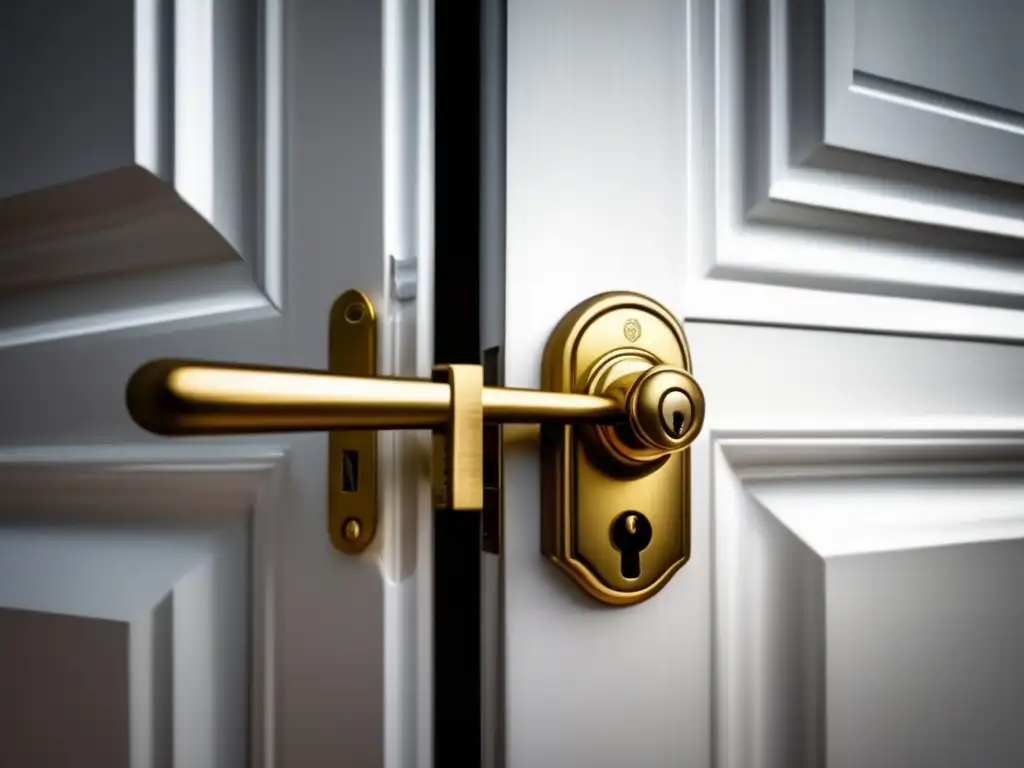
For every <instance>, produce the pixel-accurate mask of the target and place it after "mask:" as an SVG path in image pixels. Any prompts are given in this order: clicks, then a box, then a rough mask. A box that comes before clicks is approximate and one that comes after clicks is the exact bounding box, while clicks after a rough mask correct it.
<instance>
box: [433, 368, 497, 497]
mask: <svg viewBox="0 0 1024 768" xmlns="http://www.w3.org/2000/svg"><path fill="white" fill-rule="evenodd" d="M433 375H434V380H435V381H440V382H444V383H445V384H447V385H448V386H449V387H450V388H451V405H450V409H451V410H450V415H449V417H448V422H447V424H446V425H445V426H444V427H442V428H440V429H437V430H435V432H434V467H435V468H436V467H439V466H440V467H443V468H444V471H443V472H440V473H439V472H437V470H436V469H435V473H434V485H433V499H434V507H435V509H454V510H480V509H482V508H483V505H484V478H483V450H484V441H483V427H484V420H483V406H482V404H481V394H482V392H483V388H484V387H483V384H484V375H483V368H482V367H481V366H479V365H440V366H437V367H436V368H434V374H433ZM439 438H440V439H439Z"/></svg>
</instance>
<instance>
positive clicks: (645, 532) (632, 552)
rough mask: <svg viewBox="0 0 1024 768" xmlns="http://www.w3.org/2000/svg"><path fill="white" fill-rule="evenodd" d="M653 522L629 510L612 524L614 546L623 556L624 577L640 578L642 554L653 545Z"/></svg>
mask: <svg viewBox="0 0 1024 768" xmlns="http://www.w3.org/2000/svg"><path fill="white" fill-rule="evenodd" d="M651 533H652V530H651V521H650V520H648V519H647V518H646V517H645V516H644V515H643V514H641V513H640V512H635V511H633V510H628V511H626V512H623V513H622V514H621V515H619V516H618V517H617V518H615V522H614V523H612V546H614V547H615V549H617V550H618V551H619V554H620V555H621V556H622V562H621V566H620V568H621V571H622V576H623V577H624V578H627V579H635V578H638V577H639V576H640V553H641V552H643V551H644V550H645V549H647V545H648V544H650V543H651Z"/></svg>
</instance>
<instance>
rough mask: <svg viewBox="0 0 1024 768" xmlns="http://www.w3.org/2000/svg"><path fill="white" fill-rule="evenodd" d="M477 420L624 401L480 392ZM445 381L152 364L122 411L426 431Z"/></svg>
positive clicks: (154, 419) (193, 420)
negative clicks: (480, 412) (478, 417)
mask: <svg viewBox="0 0 1024 768" xmlns="http://www.w3.org/2000/svg"><path fill="white" fill-rule="evenodd" d="M480 400H481V406H482V409H483V418H484V421H489V422H497V423H505V424H509V423H520V424H534V423H536V424H540V423H545V422H561V423H575V422H592V423H609V424H610V423H616V422H624V421H626V419H627V416H626V409H625V407H624V406H625V401H623V402H619V401H618V400H617V399H616V398H613V397H608V396H600V395H587V394H569V393H562V392H544V391H540V390H532V389H511V388H505V387H483V388H482V389H481V392H480ZM451 402H452V392H451V385H450V384H447V383H444V382H435V381H426V380H422V379H397V378H384V377H363V376H336V375H332V374H330V373H327V372H324V371H312V370H299V369H287V368H268V367H261V366H249V365H232V364H227V363H208V362H200V361H189V360H171V359H165V360H154V361H152V362H150V363H147V364H145V365H143V366H142V367H141V368H139V369H138V370H137V371H136V372H135V373H134V374H133V375H132V377H131V378H130V379H129V381H128V387H127V404H128V411H129V413H130V414H131V416H132V418H133V419H134V420H135V422H136V423H137V424H138V425H139V426H141V427H143V428H144V429H146V430H148V431H150V432H153V433H155V434H158V435H169V436H185V435H215V434H245V433H255V432H300V431H311V430H333V429H372V430H381V429H434V428H438V427H443V426H445V425H446V424H447V422H448V419H449V412H450V409H451Z"/></svg>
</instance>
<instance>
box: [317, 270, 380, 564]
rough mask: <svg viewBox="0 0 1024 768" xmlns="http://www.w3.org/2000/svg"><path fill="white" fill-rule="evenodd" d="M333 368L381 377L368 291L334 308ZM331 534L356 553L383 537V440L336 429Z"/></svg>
mask: <svg viewBox="0 0 1024 768" xmlns="http://www.w3.org/2000/svg"><path fill="white" fill-rule="evenodd" d="M327 364H328V368H329V369H330V372H331V373H333V374H343V375H348V376H366V377H373V376H375V375H376V373H377V318H376V314H375V313H374V311H373V304H372V303H371V302H370V299H369V297H368V296H366V294H364V293H363V292H362V291H355V290H352V291H346V292H345V293H343V294H342V295H341V296H339V297H338V299H337V301H335V302H334V306H333V307H331V320H330V338H329V341H328V363H327ZM327 530H328V531H329V532H330V536H331V543H332V544H333V545H334V548H335V549H338V550H340V551H342V552H345V553H347V554H356V553H357V552H362V551H363V550H364V549H366V548H367V547H368V546H369V545H370V542H372V541H373V539H374V537H375V536H376V535H377V436H376V435H375V434H374V433H373V432H368V431H366V430H356V429H335V430H333V431H331V433H330V434H329V435H328V438H327Z"/></svg>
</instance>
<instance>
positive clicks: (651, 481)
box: [541, 293, 692, 605]
mask: <svg viewBox="0 0 1024 768" xmlns="http://www.w3.org/2000/svg"><path fill="white" fill-rule="evenodd" d="M620 360H623V361H627V362H628V361H634V362H633V365H640V366H642V367H649V366H650V365H655V364H666V365H671V366H674V367H677V368H681V369H683V370H684V371H687V372H688V373H689V372H692V371H691V366H690V354H689V348H688V346H687V344H686V337H685V336H684V335H683V329H682V327H681V326H680V325H679V323H678V322H676V320H675V318H674V317H673V316H672V314H671V313H670V312H669V311H668V310H667V309H665V308H664V307H662V306H661V305H660V304H658V303H656V302H654V301H652V300H651V299H648V298H646V297H643V296H639V295H636V294H631V293H606V294H601V295H599V296H595V297H593V298H591V299H588V300H587V301H585V302H583V303H581V304H579V305H578V306H576V307H575V308H574V309H573V310H572V311H570V312H569V314H567V315H566V316H565V317H564V318H563V319H562V321H561V323H560V324H559V325H558V327H557V328H555V330H554V332H553V333H552V334H551V337H550V338H549V340H548V344H547V348H546V349H545V353H544V364H543V373H542V376H543V385H542V386H543V388H544V389H546V390H548V391H551V392H570V393H593V392H594V391H595V382H597V381H598V379H599V378H600V377H601V376H602V375H604V373H603V372H606V371H607V370H609V367H610V366H613V365H617V364H618V362H617V361H620ZM636 361H639V363H637V362H636ZM588 430H593V427H588V426H585V425H560V424H550V425H545V426H544V427H543V428H542V430H541V443H542V472H543V498H542V516H543V520H542V535H541V548H542V552H543V554H544V556H545V557H547V558H549V559H550V560H551V561H553V562H554V563H555V564H556V565H557V566H559V567H560V568H561V569H563V570H564V571H565V572H566V573H568V574H569V576H571V577H572V579H573V580H574V581H576V582H577V583H578V584H579V585H580V586H581V587H583V589H585V590H586V591H587V592H588V593H589V594H590V595H591V596H593V597H595V598H597V599H598V600H600V601H601V602H603V603H608V604H611V605H631V604H633V603H638V602H641V601H643V600H646V599H647V598H649V597H651V596H652V595H654V594H655V593H657V592H658V590H660V589H661V588H662V587H664V586H665V584H666V583H667V582H668V580H669V579H670V578H671V577H672V575H673V574H674V573H675V572H676V571H677V570H679V568H680V567H682V566H683V565H684V564H685V563H686V561H687V560H688V559H689V557H690V452H689V450H688V449H687V450H682V451H680V452H677V453H673V454H670V455H668V456H666V457H664V458H663V459H661V460H659V461H656V462H652V463H651V464H650V465H648V466H646V467H644V468H641V469H640V470H636V469H633V470H628V469H624V470H623V471H616V470H615V468H613V467H609V466H608V463H607V461H605V460H603V458H602V457H601V456H600V455H599V452H597V451H594V450H591V449H590V448H589V447H588V446H593V445H594V441H593V439H592V438H593V432H592V431H591V432H589V433H588ZM627 529H628V533H629V534H631V535H632V538H630V537H629V536H626V535H625V534H626V531H627ZM630 541H631V542H633V543H634V544H639V545H640V546H638V547H634V549H637V550H638V551H635V552H634V551H626V550H627V549H629V547H627V546H625V545H624V544H623V542H627V543H628V542H630Z"/></svg>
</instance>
